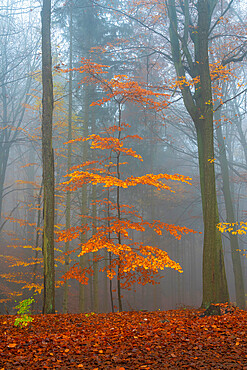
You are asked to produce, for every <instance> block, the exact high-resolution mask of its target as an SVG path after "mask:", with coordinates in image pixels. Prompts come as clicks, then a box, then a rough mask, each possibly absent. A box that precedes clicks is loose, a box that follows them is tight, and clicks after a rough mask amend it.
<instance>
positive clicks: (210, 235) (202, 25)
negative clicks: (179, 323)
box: [168, 0, 229, 307]
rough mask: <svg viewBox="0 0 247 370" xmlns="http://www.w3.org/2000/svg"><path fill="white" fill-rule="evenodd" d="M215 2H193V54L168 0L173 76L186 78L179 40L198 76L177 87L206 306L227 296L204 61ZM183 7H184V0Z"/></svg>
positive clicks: (208, 80) (171, 0) (191, 70)
mask: <svg viewBox="0 0 247 370" xmlns="http://www.w3.org/2000/svg"><path fill="white" fill-rule="evenodd" d="M215 4H216V0H210V1H209V0H198V2H197V5H196V7H197V12H198V20H197V25H196V28H195V32H193V33H191V39H192V41H193V43H194V57H193V55H191V54H190V51H189V49H188V46H187V41H186V40H187V39H186V38H183V40H181V38H179V36H178V34H179V31H178V21H177V11H176V4H175V0H168V16H169V20H170V28H169V30H170V41H171V48H172V59H173V63H174V66H175V69H176V73H177V77H178V79H183V80H184V79H185V80H186V73H185V67H184V64H183V60H182V55H181V45H180V43H181V44H182V48H183V51H184V54H185V56H186V60H187V63H188V65H189V73H190V75H191V77H193V78H195V77H199V79H200V80H199V82H198V83H197V84H196V86H195V92H193V91H192V90H191V89H190V87H189V86H188V85H186V84H184V85H182V86H181V92H182V96H183V101H184V104H185V107H186V109H187V111H188V113H189V114H190V116H191V118H192V120H193V122H194V124H195V127H196V132H197V142H198V155H199V171H200V183H201V196H202V209H203V222H204V244H203V301H202V306H203V307H205V306H208V305H210V303H216V302H225V301H228V299H229V294H228V288H227V280H226V274H225V264H224V256H223V248H222V241H221V235H220V232H219V231H218V230H217V228H216V225H217V223H218V206H217V197H216V187H215V172H214V142H213V105H212V89H211V76H210V71H209V60H208V32H209V27H210V23H211V16H212V12H213V9H214V7H215ZM186 7H188V2H187V3H186ZM186 27H187V29H186ZM189 32H190V30H189V28H188V24H187V25H186V24H184V35H187V34H188V33H189ZM193 58H194V62H193ZM186 68H188V67H186Z"/></svg>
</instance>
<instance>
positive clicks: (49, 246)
mask: <svg viewBox="0 0 247 370" xmlns="http://www.w3.org/2000/svg"><path fill="white" fill-rule="evenodd" d="M41 17H42V86H43V97H42V159H43V187H44V206H43V217H44V226H43V248H42V249H43V259H44V306H43V313H46V314H47V313H55V270H54V153H53V148H52V113H53V83H52V58H51V35H50V25H51V0H44V1H43V8H42V15H41Z"/></svg>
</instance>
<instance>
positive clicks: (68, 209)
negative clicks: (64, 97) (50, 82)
mask: <svg viewBox="0 0 247 370" xmlns="http://www.w3.org/2000/svg"><path fill="white" fill-rule="evenodd" d="M69 38H70V50H69V68H70V69H72V5H71V6H70V23H69ZM71 139H72V71H70V72H69V110H68V141H70V140H71ZM71 151H72V148H71V143H69V144H68V154H67V155H68V158H67V171H69V169H70V167H71ZM70 212H71V192H70V191H69V190H68V191H67V193H66V209H65V228H66V230H68V229H69V228H70V226H71V222H70V221H71V220H70ZM69 246H70V242H69V241H67V242H66V243H65V250H64V252H65V258H64V260H65V268H64V272H65V274H66V273H67V272H68V271H69V255H68V254H67V253H68V251H69ZM67 312H68V280H67V279H66V281H65V284H64V297H63V313H67Z"/></svg>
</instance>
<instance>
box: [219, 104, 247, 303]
mask: <svg viewBox="0 0 247 370" xmlns="http://www.w3.org/2000/svg"><path fill="white" fill-rule="evenodd" d="M220 117H221V109H218V110H217V111H216V114H215V119H216V123H217V126H216V136H217V141H218V144H219V161H220V168H221V176H222V181H223V196H224V201H225V207H226V222H229V223H235V222H236V219H235V214H234V208H233V202H232V196H231V190H230V181H229V169H228V163H227V157H226V148H225V143H224V138H223V134H222V127H221V122H220ZM229 238H230V246H231V256H232V265H233V274H234V283H235V292H236V304H237V306H238V307H240V308H241V309H245V291H244V280H243V271H242V265H241V259H240V253H239V245H238V236H237V235H233V234H232V233H230V234H229Z"/></svg>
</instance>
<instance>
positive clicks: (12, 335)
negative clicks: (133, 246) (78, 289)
mask: <svg viewBox="0 0 247 370" xmlns="http://www.w3.org/2000/svg"><path fill="white" fill-rule="evenodd" d="M221 307H224V305H221ZM203 313H205V310H201V309H200V310H199V309H198V310H197V309H177V310H169V311H154V312H142V311H130V312H120V313H107V314H56V315H34V316H32V317H33V318H34V320H33V321H32V322H31V323H29V325H28V326H27V327H24V328H20V327H16V326H14V321H15V318H16V317H15V316H6V315H2V316H0V327H1V333H0V335H1V340H0V370H8V369H30V370H31V369H83V370H87V369H90V370H101V369H109V370H127V369H132V370H134V369H138V370H139V369H142V370H154V369H242V370H247V311H243V310H240V309H238V308H234V309H231V310H227V309H224V310H222V309H221V313H220V314H218V315H215V314H212V315H203Z"/></svg>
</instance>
